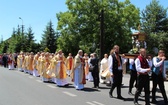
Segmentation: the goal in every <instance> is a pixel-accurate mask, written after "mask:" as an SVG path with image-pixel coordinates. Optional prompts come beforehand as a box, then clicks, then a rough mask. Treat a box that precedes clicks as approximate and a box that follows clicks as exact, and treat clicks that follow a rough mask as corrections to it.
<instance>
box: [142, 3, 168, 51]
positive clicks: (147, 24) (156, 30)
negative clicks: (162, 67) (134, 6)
mask: <svg viewBox="0 0 168 105" xmlns="http://www.w3.org/2000/svg"><path fill="white" fill-rule="evenodd" d="M141 15H142V19H141V27H142V30H143V31H144V32H145V33H146V42H147V47H148V50H149V53H154V52H153V48H154V47H156V48H161V47H164V48H167V47H168V46H167V44H166V42H168V40H167V32H168V27H167V26H168V17H167V8H166V9H165V8H164V7H163V6H161V5H160V4H159V1H158V0H152V2H151V3H150V4H149V5H147V6H146V8H145V9H144V10H143V11H142V12H141ZM163 40H164V41H165V42H163Z"/></svg>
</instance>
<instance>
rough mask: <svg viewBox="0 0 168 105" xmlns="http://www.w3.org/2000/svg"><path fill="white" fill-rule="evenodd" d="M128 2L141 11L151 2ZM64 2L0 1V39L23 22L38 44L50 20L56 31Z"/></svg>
mask: <svg viewBox="0 0 168 105" xmlns="http://www.w3.org/2000/svg"><path fill="white" fill-rule="evenodd" d="M120 1H124V0H120ZM130 1H131V3H132V4H134V5H135V6H137V7H139V8H140V10H142V9H144V8H145V7H146V5H148V4H149V3H150V2H151V1H152V0H130ZM65 2H66V0H0V14H1V15H0V38H3V40H6V39H8V38H9V37H10V36H11V34H12V31H13V28H17V26H18V25H22V20H23V25H24V26H25V31H27V28H28V27H30V26H31V27H32V29H33V32H34V36H35V39H36V40H37V42H39V41H40V40H41V36H42V34H43V31H44V30H45V27H46V25H47V23H48V22H49V21H50V20H51V21H52V22H53V25H54V28H55V29H56V26H57V18H56V13H59V12H65V11H66V10H67V6H66V4H65ZM159 2H160V4H161V5H163V7H165V8H166V7H168V0H159ZM19 17H21V18H22V20H21V19H19Z"/></svg>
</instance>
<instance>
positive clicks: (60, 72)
mask: <svg viewBox="0 0 168 105" xmlns="http://www.w3.org/2000/svg"><path fill="white" fill-rule="evenodd" d="M65 60H66V59H65V57H64V55H63V53H62V50H59V51H58V54H57V55H56V62H57V63H56V84H57V86H68V82H67V80H66V79H67V74H66V70H67V69H66V65H65Z"/></svg>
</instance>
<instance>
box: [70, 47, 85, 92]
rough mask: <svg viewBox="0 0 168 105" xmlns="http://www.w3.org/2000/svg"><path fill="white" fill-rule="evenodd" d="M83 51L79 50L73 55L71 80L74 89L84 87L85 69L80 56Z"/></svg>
mask: <svg viewBox="0 0 168 105" xmlns="http://www.w3.org/2000/svg"><path fill="white" fill-rule="evenodd" d="M82 55H83V51H82V50H79V51H78V54H77V55H76V56H75V60H74V69H73V71H72V74H71V76H72V81H73V82H74V86H75V89H77V90H82V89H84V84H86V80H85V70H84V64H85V62H84V59H83V57H82Z"/></svg>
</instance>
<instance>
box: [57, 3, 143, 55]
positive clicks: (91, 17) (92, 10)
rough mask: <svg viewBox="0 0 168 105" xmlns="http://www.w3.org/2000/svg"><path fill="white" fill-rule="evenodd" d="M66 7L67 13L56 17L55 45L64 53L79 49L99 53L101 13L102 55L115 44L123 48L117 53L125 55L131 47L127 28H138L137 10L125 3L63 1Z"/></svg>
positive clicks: (129, 30)
mask: <svg viewBox="0 0 168 105" xmlns="http://www.w3.org/2000/svg"><path fill="white" fill-rule="evenodd" d="M66 4H67V6H68V9H69V10H68V11H66V12H64V13H62V12H60V13H58V14H57V19H58V26H57V30H59V31H60V34H61V36H60V37H59V38H58V41H57V44H58V46H59V48H61V49H62V50H63V51H65V53H68V52H67V51H72V53H73V52H74V53H76V52H77V50H79V49H82V50H84V52H87V53H90V52H96V51H99V50H100V49H99V47H100V43H99V42H100V18H101V17H100V12H101V10H104V17H105V18H104V27H105V36H104V42H105V43H104V49H105V50H104V53H109V52H110V50H111V48H112V46H113V45H115V44H118V45H119V46H121V48H123V49H121V52H128V50H129V49H130V48H131V47H132V46H131V45H130V44H131V28H134V27H137V26H138V23H139V19H140V17H139V9H138V8H136V7H135V6H134V5H132V4H131V3H130V1H129V0H126V1H124V2H119V1H118V0H103V1H100V0H67V1H66ZM121 39H122V41H121ZM65 41H66V43H65ZM70 45H71V46H70ZM129 45H130V46H129ZM70 49H73V50H70Z"/></svg>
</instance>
